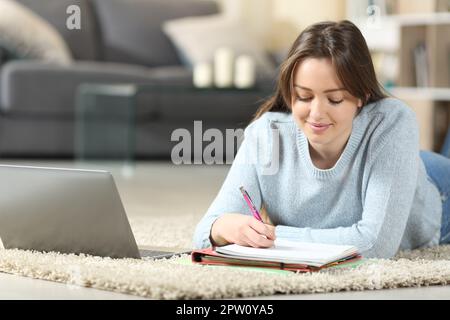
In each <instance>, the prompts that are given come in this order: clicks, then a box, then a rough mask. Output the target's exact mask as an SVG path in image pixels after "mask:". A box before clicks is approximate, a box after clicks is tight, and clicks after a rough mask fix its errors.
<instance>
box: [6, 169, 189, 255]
mask: <svg viewBox="0 0 450 320" xmlns="http://www.w3.org/2000/svg"><path fill="white" fill-rule="evenodd" d="M0 238H1V240H2V242H3V246H4V247H5V249H12V248H17V249H25V250H37V251H46V252H48V251H56V252H61V253H76V254H79V253H85V254H90V255H95V256H102V257H112V258H141V257H153V258H165V257H170V256H173V255H176V254H181V253H189V252H190V251H189V250H188V249H179V250H174V249H168V248H156V247H146V248H138V246H137V244H136V240H135V238H134V236H133V232H132V231H131V227H130V224H129V222H128V218H127V215H126V213H125V209H124V207H123V204H122V201H121V199H120V196H119V192H118V191H117V188H116V185H115V183H114V179H113V177H112V175H111V174H110V173H109V172H107V171H102V170H80V169H63V168H44V167H29V166H12V165H0Z"/></svg>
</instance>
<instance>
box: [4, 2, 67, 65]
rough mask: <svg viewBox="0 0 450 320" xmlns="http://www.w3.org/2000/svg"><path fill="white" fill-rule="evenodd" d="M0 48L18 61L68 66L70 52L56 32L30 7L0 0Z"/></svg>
mask: <svg viewBox="0 0 450 320" xmlns="http://www.w3.org/2000/svg"><path fill="white" fill-rule="evenodd" d="M0 47H2V48H3V49H4V50H6V51H7V52H8V54H9V55H10V56H12V57H13V58H17V59H38V60H46V61H52V62H57V63H64V64H66V63H70V62H71V61H72V56H71V53H70V51H69V49H68V47H67V45H66V43H65V42H64V39H63V38H62V37H61V35H60V34H59V33H58V31H57V30H56V29H55V28H54V27H53V26H51V25H50V24H49V23H48V22H47V21H45V20H44V19H42V18H41V17H39V16H38V15H37V14H35V13H34V12H33V11H31V10H30V9H29V8H27V7H25V6H23V5H21V4H20V3H17V2H15V1H13V0H0Z"/></svg>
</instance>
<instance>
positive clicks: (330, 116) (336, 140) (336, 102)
mask: <svg viewBox="0 0 450 320" xmlns="http://www.w3.org/2000/svg"><path fill="white" fill-rule="evenodd" d="M291 106H292V114H293V116H294V119H295V121H296V123H297V125H298V126H299V127H300V128H301V130H302V131H303V132H304V134H305V135H306V137H307V138H308V141H309V143H310V144H311V146H312V147H313V148H317V149H321V150H328V149H329V150H339V149H340V148H341V149H343V147H344V146H345V144H346V142H347V140H348V138H349V136H350V133H351V131H352V121H353V118H354V117H355V115H356V113H357V110H358V108H359V107H361V106H362V102H361V100H360V99H358V98H355V97H353V96H352V95H351V94H350V93H349V92H348V91H347V90H345V88H344V87H343V85H342V84H341V83H340V81H339V79H338V77H337V75H336V72H335V70H334V67H333V65H332V63H331V60H330V59H325V58H323V59H316V58H309V59H306V60H304V61H303V62H302V63H301V64H299V65H298V66H297V68H296V70H295V73H294V92H293V97H292V103H291Z"/></svg>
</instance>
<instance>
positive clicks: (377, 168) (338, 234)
mask: <svg viewBox="0 0 450 320" xmlns="http://www.w3.org/2000/svg"><path fill="white" fill-rule="evenodd" d="M408 115H409V113H408ZM396 126H397V127H398V128H396V130H395V131H392V132H390V133H389V135H387V134H386V135H384V141H383V139H381V138H380V140H379V141H377V143H376V144H375V145H373V148H372V150H373V151H371V152H370V154H372V155H373V158H372V159H369V160H368V163H367V166H368V167H367V168H368V178H367V181H368V182H367V188H366V190H365V192H364V190H361V194H362V201H363V212H362V219H361V220H360V221H358V222H357V223H355V224H353V225H352V226H349V227H338V228H334V229H311V228H295V227H289V226H282V225H279V226H277V227H276V235H277V237H279V238H290V239H292V240H297V241H304V242H317V243H321V242H322V243H332V244H347V245H355V246H357V247H358V248H359V250H360V251H361V252H362V253H363V255H364V256H366V257H378V258H390V257H392V256H394V255H395V254H396V253H397V250H398V248H399V246H400V243H401V240H402V237H403V234H404V230H405V227H406V224H407V221H408V218H409V213H410V210H411V206H412V202H413V199H414V194H415V189H416V183H417V174H418V165H419V161H420V159H419V143H418V141H419V139H418V129H417V128H416V122H415V117H413V116H407V117H406V119H402V123H397V124H396ZM399 127H401V128H399ZM397 129H398V130H397ZM342 214H343V215H344V214H345V212H342Z"/></svg>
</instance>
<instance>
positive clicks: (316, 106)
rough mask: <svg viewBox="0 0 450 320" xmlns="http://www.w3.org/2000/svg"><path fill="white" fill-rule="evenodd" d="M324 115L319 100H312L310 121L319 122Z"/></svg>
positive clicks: (323, 109)
mask: <svg viewBox="0 0 450 320" xmlns="http://www.w3.org/2000/svg"><path fill="white" fill-rule="evenodd" d="M324 114H325V108H324V106H323V104H322V103H321V102H320V101H319V99H314V100H313V101H312V102H311V104H310V110H309V116H310V118H311V119H315V120H320V119H322V118H323V116H324Z"/></svg>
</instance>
